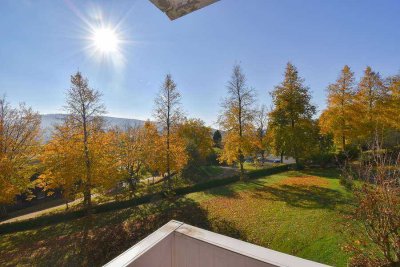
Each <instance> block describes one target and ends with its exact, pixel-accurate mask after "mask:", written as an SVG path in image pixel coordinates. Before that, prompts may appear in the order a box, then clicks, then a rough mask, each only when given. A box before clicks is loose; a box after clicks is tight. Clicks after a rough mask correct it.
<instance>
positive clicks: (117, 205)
mask: <svg viewBox="0 0 400 267" xmlns="http://www.w3.org/2000/svg"><path fill="white" fill-rule="evenodd" d="M290 168H291V165H280V166H277V167H272V168H268V169H261V170H253V171H249V172H247V173H246V176H247V179H256V178H260V177H263V176H267V175H272V174H276V173H280V172H285V171H288V170H289V169H290ZM239 180H240V177H239V175H235V176H232V177H228V178H224V179H216V180H210V181H207V182H203V183H198V184H194V185H191V186H186V187H181V188H177V189H175V190H174V191H173V193H174V194H175V195H176V196H183V195H186V194H189V193H194V192H199V191H203V190H207V189H211V188H214V187H219V186H224V185H228V184H231V183H234V182H237V181H239ZM162 198H166V196H165V195H164V194H162V193H154V194H147V195H144V196H141V197H138V198H135V199H130V200H123V201H118V202H117V201H116V202H108V203H104V204H100V205H98V206H95V207H93V209H92V211H91V212H92V213H93V214H98V213H103V212H108V211H115V210H120V209H126V208H130V207H134V206H138V205H142V204H146V203H150V202H152V201H153V200H155V199H162ZM85 215H86V210H84V209H81V210H75V211H69V212H63V213H57V214H49V215H43V216H40V217H37V218H33V219H28V220H23V221H16V222H11V223H4V224H0V234H6V233H12V232H18V231H25V230H30V229H34V228H40V227H44V226H48V225H51V224H56V223H61V222H66V221H70V220H74V219H78V218H82V217H84V216H85Z"/></svg>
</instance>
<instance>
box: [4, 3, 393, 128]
mask: <svg viewBox="0 0 400 267" xmlns="http://www.w3.org/2000/svg"><path fill="white" fill-rule="evenodd" d="M0 9H1V10H0V11H1V16H0V36H1V37H0V38H1V39H0V94H4V93H5V94H6V95H7V97H8V100H9V101H10V102H11V103H12V104H17V103H18V102H22V101H23V102H26V103H27V104H28V105H30V106H32V107H33V108H34V109H36V110H38V111H39V112H41V113H60V112H63V110H62V106H63V103H64V98H65V89H67V88H68V87H69V77H70V75H71V74H73V73H74V72H76V71H77V70H80V71H81V72H82V73H83V74H84V75H85V76H87V77H88V78H89V81H90V84H91V85H92V87H94V88H96V89H98V90H100V91H102V92H103V94H104V96H103V100H104V102H105V104H106V106H107V110H108V115H110V116H118V117H127V118H138V119H146V118H151V115H152V110H153V99H154V97H155V96H156V94H157V92H158V90H159V88H160V85H161V83H162V81H163V78H164V76H165V74H166V73H171V74H172V76H173V78H174V79H175V81H176V83H177V84H178V88H179V89H180V91H181V94H182V104H183V108H184V110H185V111H186V113H187V115H188V116H189V117H199V118H201V119H203V120H204V121H206V123H207V124H208V125H214V123H215V121H216V117H217V115H218V112H219V110H220V108H219V104H220V102H221V99H222V98H223V97H224V96H225V93H226V88H225V86H226V83H227V80H228V79H229V77H230V74H231V69H232V66H233V64H234V63H236V62H240V63H241V64H242V66H243V69H244V71H245V73H246V75H247V78H248V84H249V86H252V87H254V88H255V89H256V90H257V92H258V101H259V103H263V104H267V105H268V106H269V105H270V103H271V99H270V97H269V92H270V91H271V90H272V89H273V87H274V86H275V85H277V84H278V83H279V82H280V81H281V80H282V74H283V71H284V67H285V64H286V63H287V62H288V61H291V62H292V63H293V64H295V65H296V66H297V67H298V69H299V72H300V75H301V76H302V77H303V78H305V83H306V85H308V86H309V87H310V88H311V91H312V94H313V102H314V103H315V104H316V105H317V106H318V107H319V110H321V109H323V108H324V106H325V96H326V87H327V85H328V84H329V83H331V82H333V81H334V80H335V79H336V78H337V75H338V73H339V71H340V69H341V68H342V67H343V65H344V64H348V65H350V66H351V68H352V69H353V71H355V72H356V75H357V77H359V76H360V74H361V73H362V70H363V69H364V68H365V67H366V66H367V65H371V66H372V67H373V69H375V70H376V71H379V72H380V73H381V74H382V75H384V76H386V75H391V74H396V73H399V71H400V16H399V13H400V1H398V0H393V1H389V0H379V1H378V0H375V1H369V0H336V1H334V0H332V1H327V0H304V1H297V0H221V1H219V2H217V3H216V4H213V5H211V6H208V7H206V8H204V9H202V10H200V11H197V12H195V13H192V14H190V15H187V16H185V17H182V18H180V19H178V20H176V21H172V22H171V21H169V19H168V18H167V17H166V16H165V15H164V14H163V13H161V12H160V10H158V9H157V8H156V7H155V6H153V5H152V4H151V3H150V2H149V1H147V0H126V1H125V0H118V1H109V0H104V1H100V0H99V1H78V0H65V1H62V0H2V1H1V7H0ZM100 21H102V23H103V24H106V25H112V26H116V25H118V32H119V36H121V38H123V39H124V40H126V42H124V43H123V44H122V46H121V50H122V55H123V61H122V62H123V63H119V64H114V63H113V61H111V60H110V59H107V60H104V59H102V58H101V57H100V56H96V55H94V56H93V54H92V53H91V51H90V49H85V48H86V47H87V46H88V43H89V41H88V40H87V38H88V37H89V36H90V32H89V30H88V28H89V27H88V25H94V26H95V25H98V24H99V23H100ZM119 62H120V61H119Z"/></svg>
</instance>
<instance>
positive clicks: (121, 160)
mask: <svg viewBox="0 0 400 267" xmlns="http://www.w3.org/2000/svg"><path fill="white" fill-rule="evenodd" d="M110 133H112V136H113V146H114V148H115V150H116V155H117V157H118V170H119V172H120V175H121V180H123V181H125V182H127V183H128V185H129V189H130V195H131V197H133V196H134V194H135V191H136V189H137V184H138V183H139V181H140V174H141V172H142V170H143V169H144V168H145V167H146V163H145V161H144V160H145V157H146V155H145V153H146V152H148V153H153V152H150V151H146V147H145V145H146V140H145V138H146V129H145V128H144V127H140V126H135V127H132V126H128V127H126V128H125V129H123V130H121V129H118V128H115V129H112V130H111V131H110Z"/></svg>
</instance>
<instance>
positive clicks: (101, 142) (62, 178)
mask: <svg viewBox="0 0 400 267" xmlns="http://www.w3.org/2000/svg"><path fill="white" fill-rule="evenodd" d="M75 126H76V125H75V123H74V122H73V121H71V120H68V119H67V120H65V121H64V122H63V123H62V124H61V125H58V126H56V128H55V130H54V133H53V136H52V139H51V140H50V142H49V143H47V144H46V145H45V147H44V152H43V154H42V156H41V160H42V163H43V165H44V167H45V170H44V172H43V173H42V174H41V175H40V177H39V181H40V183H41V185H42V187H44V188H45V189H46V190H48V191H49V190H51V189H56V188H61V189H62V193H63V196H64V198H65V200H66V201H68V200H72V199H75V197H76V195H77V194H79V193H83V195H84V196H85V194H86V193H87V176H86V173H87V165H86V154H85V152H84V148H83V146H82V140H83V138H84V136H83V133H82V132H81V131H80V129H79V128H77V127H75ZM92 126H93V125H91V127H92ZM88 130H89V131H90V132H91V134H90V135H88V138H87V149H88V150H89V151H90V153H89V154H88V156H89V160H90V174H91V180H90V185H91V188H90V189H91V190H92V189H93V188H95V187H96V188H97V189H98V190H101V189H103V190H109V189H112V188H114V187H115V186H116V185H117V181H119V179H120V175H119V170H118V154H117V151H116V149H115V146H114V143H113V141H114V140H115V137H114V133H113V132H111V131H110V132H104V131H102V130H93V129H88ZM50 192H51V191H50ZM84 204H85V205H87V204H88V202H85V201H84Z"/></svg>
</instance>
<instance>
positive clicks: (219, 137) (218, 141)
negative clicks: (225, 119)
mask: <svg viewBox="0 0 400 267" xmlns="http://www.w3.org/2000/svg"><path fill="white" fill-rule="evenodd" d="M213 141H214V146H215V147H219V148H221V143H222V135H221V132H220V131H219V130H216V131H215V132H214V134H213Z"/></svg>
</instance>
